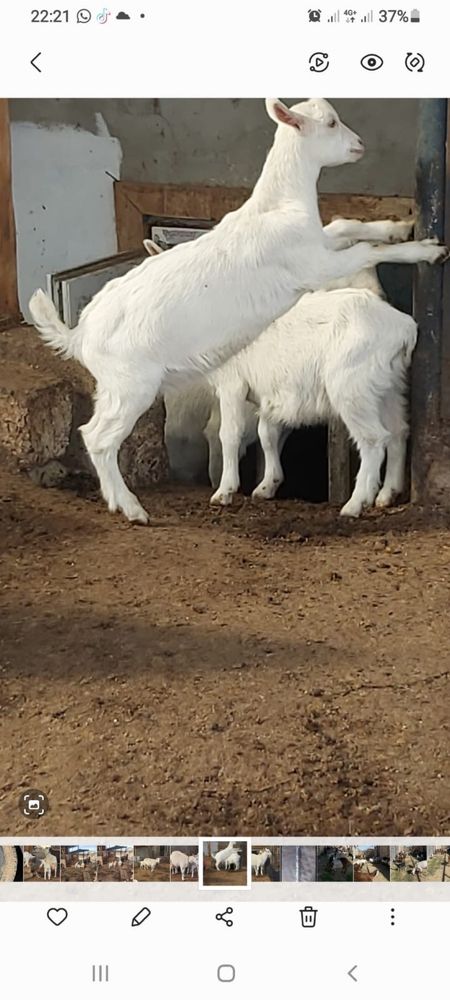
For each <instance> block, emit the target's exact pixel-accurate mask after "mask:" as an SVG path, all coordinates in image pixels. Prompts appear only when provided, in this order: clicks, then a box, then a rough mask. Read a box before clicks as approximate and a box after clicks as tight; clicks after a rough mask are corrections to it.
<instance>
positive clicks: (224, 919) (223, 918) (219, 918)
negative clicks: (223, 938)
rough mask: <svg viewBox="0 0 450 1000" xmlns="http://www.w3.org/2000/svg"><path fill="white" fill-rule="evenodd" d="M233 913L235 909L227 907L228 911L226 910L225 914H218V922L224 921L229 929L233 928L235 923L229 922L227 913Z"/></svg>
mask: <svg viewBox="0 0 450 1000" xmlns="http://www.w3.org/2000/svg"><path fill="white" fill-rule="evenodd" d="M232 912H233V907H232V906H227V908H226V910H224V911H223V913H216V920H223V922H224V924H226V925H227V927H232V926H233V921H232V920H227V913H232Z"/></svg>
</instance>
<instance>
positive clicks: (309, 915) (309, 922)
mask: <svg viewBox="0 0 450 1000" xmlns="http://www.w3.org/2000/svg"><path fill="white" fill-rule="evenodd" d="M300 916H301V918H302V927H315V926H316V917H317V910H315V909H314V907H313V906H304V907H303V910H300Z"/></svg>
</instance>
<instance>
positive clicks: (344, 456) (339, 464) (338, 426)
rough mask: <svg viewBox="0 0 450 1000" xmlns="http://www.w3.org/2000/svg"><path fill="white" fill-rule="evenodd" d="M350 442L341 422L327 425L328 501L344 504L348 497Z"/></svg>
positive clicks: (337, 421) (335, 421)
mask: <svg viewBox="0 0 450 1000" xmlns="http://www.w3.org/2000/svg"><path fill="white" fill-rule="evenodd" d="M350 475H351V470H350V441H349V436H348V433H347V428H346V427H345V424H343V423H342V420H332V421H330V423H329V425H328V501H329V503H331V504H339V505H341V504H343V503H346V501H347V500H348V498H349V496H350Z"/></svg>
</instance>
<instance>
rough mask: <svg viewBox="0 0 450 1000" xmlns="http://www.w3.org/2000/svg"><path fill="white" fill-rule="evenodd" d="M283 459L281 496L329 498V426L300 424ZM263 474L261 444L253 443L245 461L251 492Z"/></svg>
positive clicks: (245, 481) (312, 499)
mask: <svg viewBox="0 0 450 1000" xmlns="http://www.w3.org/2000/svg"><path fill="white" fill-rule="evenodd" d="M281 463H282V466H283V471H284V475H285V480H284V483H283V484H282V486H280V489H279V490H278V493H277V499H279V500H305V501H306V502H307V503H325V502H326V501H327V500H328V429H327V427H326V426H323V427H319V426H318V427H300V428H299V429H298V430H294V431H291V433H290V434H289V437H288V438H287V441H286V443H285V445H284V448H283V452H282V455H281ZM262 476H263V458H262V452H261V450H260V448H259V445H257V444H254V445H252V446H251V447H250V448H249V449H248V451H247V454H246V456H245V458H243V459H242V462H241V486H242V490H243V492H244V493H245V494H247V495H249V494H250V493H251V492H252V490H253V489H254V488H255V486H256V485H257V483H258V482H259V481H260V480H261V479H262Z"/></svg>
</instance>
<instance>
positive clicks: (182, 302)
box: [30, 99, 445, 523]
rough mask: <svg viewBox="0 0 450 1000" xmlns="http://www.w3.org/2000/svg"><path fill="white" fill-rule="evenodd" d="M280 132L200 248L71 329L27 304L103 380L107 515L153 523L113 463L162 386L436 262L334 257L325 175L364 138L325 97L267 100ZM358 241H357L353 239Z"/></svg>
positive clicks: (41, 307)
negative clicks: (355, 282)
mask: <svg viewBox="0 0 450 1000" xmlns="http://www.w3.org/2000/svg"><path fill="white" fill-rule="evenodd" d="M266 106H267V110H268V113H269V115H270V117H271V118H272V119H273V120H274V121H276V123H277V125H278V129H277V132H276V136H275V141H274V144H273V147H272V149H271V150H270V152H269V155H268V157H267V159H266V162H265V164H264V168H263V171H262V174H261V176H260V178H259V180H258V182H257V184H256V186H255V189H254V191H253V194H252V196H251V197H250V198H249V199H248V201H247V202H245V204H244V205H243V206H242V207H241V208H239V209H238V210H237V211H236V212H230V213H229V214H228V215H226V216H225V218H224V219H222V221H221V222H220V223H219V225H218V226H217V227H216V228H215V229H213V230H212V231H210V232H207V233H205V234H204V235H202V236H200V237H199V239H197V240H194V241H192V242H189V243H184V244H180V245H179V246H177V247H175V248H174V249H173V250H171V251H170V253H163V254H158V255H156V256H154V257H149V258H148V260H145V261H144V262H143V263H142V264H140V265H139V266H138V267H136V268H134V269H132V270H131V271H129V272H128V273H127V274H125V275H123V276H122V277H120V278H116V279H113V280H112V281H110V282H108V284H107V285H105V286H104V288H103V289H102V290H101V291H100V292H98V294H97V295H95V296H94V298H93V299H92V301H91V302H90V303H89V304H88V305H87V306H86V308H85V309H84V310H83V312H82V313H81V316H80V321H79V324H78V326H77V327H76V328H75V329H74V330H69V329H68V328H67V327H66V326H65V325H64V323H62V322H61V320H60V319H59V318H58V315H57V312H56V309H55V307H54V306H53V303H52V302H51V300H50V298H49V297H48V296H47V295H45V293H44V292H43V291H41V290H38V291H37V292H35V293H34V295H33V296H32V298H31V301H30V310H31V314H32V316H33V320H34V322H35V324H36V327H37V328H38V330H39V332H40V333H41V336H42V337H43V339H44V340H45V341H46V342H47V343H48V344H50V345H51V346H52V347H53V348H55V349H56V350H59V351H60V352H61V353H63V354H64V355H65V356H66V357H74V358H77V359H78V360H79V361H81V363H82V364H84V365H85V367H86V368H88V370H89V371H90V372H91V373H92V375H93V376H94V377H95V379H96V380H97V389H96V400H95V411H94V415H93V417H92V419H91V420H90V421H89V422H88V423H87V424H86V425H85V426H84V427H83V428H82V433H83V437H84V441H85V444H86V447H87V450H88V452H89V455H90V457H91V460H92V462H93V464H94V466H95V469H96V471H97V473H98V476H99V479H100V485H101V489H102V493H103V496H104V498H105V500H106V502H107V504H108V507H109V509H110V510H112V511H114V510H117V509H120V510H122V511H123V513H124V514H125V516H126V517H127V518H128V519H129V520H130V521H140V522H142V523H147V521H148V517H147V514H146V513H145V511H144V510H143V508H142V507H141V505H140V503H139V501H138V500H137V498H136V497H135V496H134V495H133V494H132V493H131V492H130V491H129V489H128V488H127V486H126V485H125V483H124V480H123V478H122V476H121V474H120V471H119V468H118V464H117V454H118V450H119V447H120V445H121V444H122V442H123V441H124V440H125V438H126V437H128V435H129V434H130V432H131V430H132V428H133V426H134V424H135V423H136V420H137V419H138V417H140V416H141V414H142V413H144V412H145V411H146V410H147V409H148V407H149V406H150V405H151V404H152V402H153V400H154V399H155V396H156V395H157V393H158V392H159V391H160V389H161V388H163V389H164V388H166V387H167V385H169V384H173V381H174V380H175V379H177V378H180V377H181V378H182V377H186V376H188V375H189V374H190V373H192V372H200V371H203V372H206V371H208V370H210V369H212V368H213V367H215V366H217V365H218V364H220V363H222V362H223V361H225V360H226V358H227V357H230V356H231V355H232V354H235V353H236V352H237V351H239V350H240V349H241V348H243V347H244V346H245V345H246V344H249V343H250V342H251V341H252V340H254V339H255V337H257V336H258V334H259V333H261V332H262V331H263V330H265V329H266V327H267V326H268V325H269V324H270V323H272V322H273V321H274V320H275V319H276V318H277V317H278V316H281V315H282V314H283V313H285V312H286V311H287V310H288V309H290V308H292V306H293V305H294V304H295V302H296V301H297V299H298V298H299V297H300V295H301V294H302V293H303V292H305V291H311V290H314V289H317V288H322V287H323V286H325V285H327V284H329V282H331V281H333V280H335V279H338V278H345V277H347V278H348V277H349V276H350V275H352V274H355V272H356V271H359V270H361V269H362V268H364V267H370V266H374V265H376V264H378V263H381V262H382V261H386V262H389V261H399V262H407V261H409V262H410V263H415V262H417V261H419V260H422V261H428V262H430V263H433V262H435V261H436V260H438V259H439V258H440V257H444V256H445V250H443V249H442V248H439V247H437V246H435V245H430V244H429V243H413V242H411V243H407V244H405V245H402V246H399V247H397V246H387V247H381V246H380V247H376V246H372V245H369V244H366V243H358V244H357V245H356V246H351V247H347V248H346V249H342V250H339V251H336V250H334V249H333V248H332V246H330V244H329V243H328V242H327V238H326V236H325V235H324V231H323V227H322V224H321V220H320V216H319V209H318V200H317V180H318V177H319V174H320V171H321V169H322V167H325V166H336V165H340V164H344V163H354V162H356V161H357V160H359V159H360V157H361V156H362V154H363V152H364V147H363V145H362V142H361V140H360V139H359V137H358V136H357V135H355V133H354V132H352V131H351V130H350V129H348V128H347V127H346V126H345V125H343V124H342V122H340V121H339V118H338V116H337V114H336V112H335V111H334V110H333V108H332V107H331V106H330V105H329V104H328V103H327V101H324V100H322V99H315V100H312V101H306V102H304V103H302V104H296V105H294V107H293V108H291V109H289V108H287V107H286V105H284V104H282V103H281V102H280V101H278V100H275V99H271V100H269V101H267V102H266ZM355 238H356V239H358V236H356V237H355Z"/></svg>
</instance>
